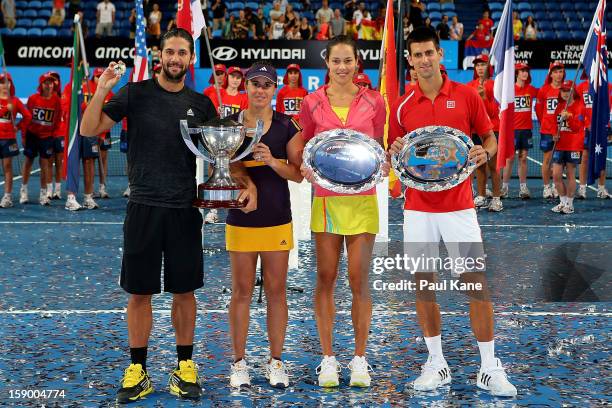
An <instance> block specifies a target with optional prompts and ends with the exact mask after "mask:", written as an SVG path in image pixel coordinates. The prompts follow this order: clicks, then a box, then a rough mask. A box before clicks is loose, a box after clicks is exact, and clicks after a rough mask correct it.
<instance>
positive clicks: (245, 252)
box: [225, 63, 304, 388]
mask: <svg viewBox="0 0 612 408" xmlns="http://www.w3.org/2000/svg"><path fill="white" fill-rule="evenodd" d="M276 81H277V76H276V70H275V69H274V67H273V66H271V65H269V64H267V63H255V64H254V65H253V66H252V67H251V68H250V69H249V70H248V71H247V74H246V89H247V93H248V96H249V107H248V108H247V109H245V110H244V111H242V112H240V113H239V114H236V115H234V116H231V117H230V118H231V119H234V120H237V121H239V122H241V123H243V124H244V125H245V126H246V127H248V128H254V127H255V126H256V122H257V120H259V119H261V120H263V121H264V134H263V137H262V139H261V142H260V143H258V144H256V145H255V147H254V148H253V151H252V152H251V154H249V155H248V156H246V157H245V158H244V161H243V162H244V165H245V166H246V167H247V171H248V173H249V176H250V177H251V179H252V180H253V182H254V183H255V185H256V186H257V192H258V194H257V197H258V198H257V210H256V211H253V212H251V213H248V214H245V213H243V212H242V211H240V210H230V211H229V213H228V217H227V226H226V230H225V234H226V248H227V250H228V251H229V253H230V262H231V269H232V299H231V302H230V309H229V320H230V335H231V339H232V347H233V352H234V363H233V364H232V366H231V375H230V385H231V386H232V387H241V386H249V385H250V376H249V372H248V366H247V363H246V360H245V348H246V340H247V334H248V330H249V308H250V304H251V298H252V295H253V290H254V286H255V273H256V266H257V257H258V256H259V257H261V265H262V270H263V281H264V290H265V293H266V299H267V326H268V340H269V342H270V360H269V362H268V364H267V365H266V377H267V378H268V379H269V381H270V384H271V385H272V386H274V387H280V388H285V387H287V386H288V385H289V377H288V375H287V371H286V368H285V365H284V364H283V362H282V359H281V354H282V350H283V344H284V342H285V331H286V328H287V317H288V313H287V298H286V294H285V292H286V282H287V269H288V266H289V250H291V249H292V248H293V227H292V222H291V202H290V198H289V185H288V183H287V180H291V181H295V182H298V183H299V182H301V181H302V176H301V174H300V164H301V162H302V151H303V149H304V141H303V139H302V137H301V133H300V131H301V128H300V126H299V125H298V124H297V122H296V121H295V120H294V119H292V118H291V117H289V116H287V115H285V114H282V113H279V112H275V111H274V110H273V109H272V105H271V102H272V98H273V97H274V93H275V92H276V83H277V82H276Z"/></svg>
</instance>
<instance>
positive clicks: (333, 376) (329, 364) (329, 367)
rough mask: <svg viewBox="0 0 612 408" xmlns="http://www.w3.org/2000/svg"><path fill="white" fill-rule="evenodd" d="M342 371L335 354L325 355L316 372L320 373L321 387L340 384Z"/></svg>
mask: <svg viewBox="0 0 612 408" xmlns="http://www.w3.org/2000/svg"><path fill="white" fill-rule="evenodd" d="M341 371H342V368H341V367H340V364H339V363H338V361H336V357H335V356H323V360H322V361H321V364H319V366H318V367H317V368H316V370H315V372H316V373H317V374H319V387H326V388H327V387H337V386H339V385H340V377H339V376H338V373H340V372H341Z"/></svg>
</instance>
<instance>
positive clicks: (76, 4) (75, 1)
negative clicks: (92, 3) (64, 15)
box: [68, 0, 81, 18]
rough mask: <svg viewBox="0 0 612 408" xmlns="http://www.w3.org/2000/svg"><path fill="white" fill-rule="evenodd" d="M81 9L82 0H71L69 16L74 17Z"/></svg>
mask: <svg viewBox="0 0 612 408" xmlns="http://www.w3.org/2000/svg"><path fill="white" fill-rule="evenodd" d="M80 9H81V0H69V2H68V17H69V18H72V17H74V15H75V14H76V13H78V12H79V10H80Z"/></svg>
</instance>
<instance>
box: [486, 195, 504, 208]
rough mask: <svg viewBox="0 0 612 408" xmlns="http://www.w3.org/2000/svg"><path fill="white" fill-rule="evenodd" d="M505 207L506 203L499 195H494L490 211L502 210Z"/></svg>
mask: <svg viewBox="0 0 612 408" xmlns="http://www.w3.org/2000/svg"><path fill="white" fill-rule="evenodd" d="M503 209H504V205H503V204H502V202H501V199H500V198H499V197H493V198H492V199H491V202H490V203H489V211H494V212H500V211H501V210H503Z"/></svg>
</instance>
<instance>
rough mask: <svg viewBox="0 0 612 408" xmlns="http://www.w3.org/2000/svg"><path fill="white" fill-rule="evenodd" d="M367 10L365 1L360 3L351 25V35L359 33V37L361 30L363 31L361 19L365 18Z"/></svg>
mask: <svg viewBox="0 0 612 408" xmlns="http://www.w3.org/2000/svg"><path fill="white" fill-rule="evenodd" d="M364 12H365V3H364V2H361V3H359V6H358V7H357V10H355V12H354V13H353V21H352V25H351V35H354V34H357V38H359V32H360V31H361V20H363V16H364Z"/></svg>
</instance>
